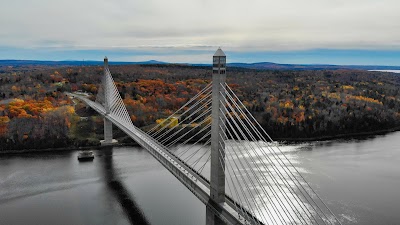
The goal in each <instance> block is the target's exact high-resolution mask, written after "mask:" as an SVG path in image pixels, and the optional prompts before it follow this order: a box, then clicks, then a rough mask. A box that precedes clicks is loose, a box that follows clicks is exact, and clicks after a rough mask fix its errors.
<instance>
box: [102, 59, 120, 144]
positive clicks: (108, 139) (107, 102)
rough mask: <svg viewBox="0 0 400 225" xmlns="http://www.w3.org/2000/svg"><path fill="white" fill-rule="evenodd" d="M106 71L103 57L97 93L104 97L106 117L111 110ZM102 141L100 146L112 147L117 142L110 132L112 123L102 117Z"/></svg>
mask: <svg viewBox="0 0 400 225" xmlns="http://www.w3.org/2000/svg"><path fill="white" fill-rule="evenodd" d="M107 71H108V58H107V57H104V75H103V76H104V77H103V79H102V83H101V85H102V90H103V91H102V93H99V95H104V96H103V100H104V108H105V110H106V115H107V114H109V113H110V109H111V104H110V99H109V97H108V96H111V95H110V94H111V93H109V92H110V91H109V88H107V85H106V83H105V82H106V81H107V79H106V76H107ZM103 120H104V140H101V141H100V143H101V146H109V145H114V144H116V143H117V140H115V139H113V132H112V122H111V121H110V120H108V119H107V118H106V117H104V119H103Z"/></svg>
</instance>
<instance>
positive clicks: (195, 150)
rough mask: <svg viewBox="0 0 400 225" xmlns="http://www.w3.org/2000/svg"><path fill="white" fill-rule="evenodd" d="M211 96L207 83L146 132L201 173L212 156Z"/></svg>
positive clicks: (209, 85) (209, 86)
mask: <svg viewBox="0 0 400 225" xmlns="http://www.w3.org/2000/svg"><path fill="white" fill-rule="evenodd" d="M211 99H212V98H211V84H208V85H207V86H206V87H204V88H203V89H202V90H201V91H200V92H199V93H197V94H196V95H195V96H194V97H193V98H191V99H190V100H189V101H188V102H187V103H186V104H185V105H183V106H182V107H181V108H179V109H178V110H177V111H176V112H175V113H173V114H172V115H170V116H169V117H168V118H167V119H165V120H163V121H162V122H160V123H159V124H158V125H157V126H155V127H153V128H152V129H151V130H149V131H148V132H147V134H149V135H150V136H151V137H153V138H154V139H155V140H157V141H158V142H159V143H161V144H162V145H164V146H166V147H167V149H169V151H170V152H171V153H172V154H174V155H175V156H177V157H178V158H179V159H180V160H181V161H183V162H184V163H186V165H188V166H190V167H191V168H192V169H193V170H194V171H197V173H198V174H201V173H202V172H203V170H204V168H205V166H206V164H207V162H209V161H210V158H211V154H210V153H211V150H210V148H209V144H210V142H211ZM189 143H190V144H189Z"/></svg>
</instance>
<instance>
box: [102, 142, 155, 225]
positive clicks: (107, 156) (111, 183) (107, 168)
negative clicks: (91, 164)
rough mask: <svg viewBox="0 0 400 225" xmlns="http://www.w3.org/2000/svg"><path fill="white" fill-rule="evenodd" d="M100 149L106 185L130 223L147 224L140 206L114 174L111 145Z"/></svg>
mask: <svg viewBox="0 0 400 225" xmlns="http://www.w3.org/2000/svg"><path fill="white" fill-rule="evenodd" d="M102 151H103V163H104V166H103V168H104V176H105V179H106V183H107V187H108V188H109V190H110V192H111V193H112V194H113V195H114V197H115V198H116V199H117V200H118V202H119V203H120V205H121V206H122V208H123V210H124V212H125V214H126V216H127V218H128V219H129V222H130V223H131V224H143V225H149V224H150V223H149V222H148V221H147V219H146V217H145V215H144V214H143V212H142V211H141V209H140V207H139V206H138V205H137V204H136V202H135V201H134V198H133V196H131V195H130V193H129V191H128V190H127V189H126V188H125V187H124V184H123V183H122V182H121V181H120V179H119V178H118V176H117V174H116V170H115V168H114V165H113V158H112V155H113V150H112V147H105V148H103V149H102Z"/></svg>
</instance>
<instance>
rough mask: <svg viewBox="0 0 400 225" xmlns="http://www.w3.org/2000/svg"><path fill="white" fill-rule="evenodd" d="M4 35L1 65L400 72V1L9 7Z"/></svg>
mask: <svg viewBox="0 0 400 225" xmlns="http://www.w3.org/2000/svg"><path fill="white" fill-rule="evenodd" d="M3 1H5V0H3ZM0 27H1V29H0V59H48V60H63V59H76V60H82V59H86V60H101V59H102V58H103V57H104V54H108V55H110V56H112V57H109V58H110V60H114V61H118V60H119V61H121V60H123V61H141V60H150V59H155V60H162V61H168V62H209V61H210V54H212V53H213V52H214V51H215V50H216V48H218V47H219V46H221V47H222V48H223V49H224V50H225V51H226V52H227V53H228V57H229V56H230V55H231V58H230V59H229V58H228V60H229V61H243V62H256V61H273V62H282V63H336V64H337V63H340V64H355V63H356V64H386V65H400V1H398V0H275V1H271V0H168V1H167V0H114V1H109V0H108V1H104V0H96V1H95V0H68V1H62V0H35V1H32V0H12V1H7V2H3V4H2V7H1V8H0ZM349 54H350V55H351V56H352V57H349Z"/></svg>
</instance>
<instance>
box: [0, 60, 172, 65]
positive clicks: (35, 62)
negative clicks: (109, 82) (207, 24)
mask: <svg viewBox="0 0 400 225" xmlns="http://www.w3.org/2000/svg"><path fill="white" fill-rule="evenodd" d="M103 63H104V62H103V61H73V60H71V61H40V60H0V66H13V67H19V66H100V65H103ZM109 64H110V65H133V64H142V65H144V64H167V63H166V62H160V61H156V60H149V61H143V62H112V61H111V62H109Z"/></svg>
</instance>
